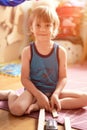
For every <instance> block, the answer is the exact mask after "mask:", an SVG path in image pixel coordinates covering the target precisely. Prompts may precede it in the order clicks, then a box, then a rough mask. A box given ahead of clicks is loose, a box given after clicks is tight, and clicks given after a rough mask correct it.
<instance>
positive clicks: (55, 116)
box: [52, 109, 58, 118]
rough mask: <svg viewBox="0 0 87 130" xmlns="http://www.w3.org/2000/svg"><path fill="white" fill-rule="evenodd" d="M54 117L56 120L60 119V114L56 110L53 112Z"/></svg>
mask: <svg viewBox="0 0 87 130" xmlns="http://www.w3.org/2000/svg"><path fill="white" fill-rule="evenodd" d="M52 115H53V117H54V118H57V117H58V112H57V111H56V109H53V110H52Z"/></svg>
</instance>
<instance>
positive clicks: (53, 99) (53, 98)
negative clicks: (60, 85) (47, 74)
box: [50, 93, 61, 111]
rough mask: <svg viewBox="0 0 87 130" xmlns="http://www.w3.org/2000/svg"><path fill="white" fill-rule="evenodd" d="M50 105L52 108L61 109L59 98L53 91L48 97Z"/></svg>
mask: <svg viewBox="0 0 87 130" xmlns="http://www.w3.org/2000/svg"><path fill="white" fill-rule="evenodd" d="M50 105H51V108H52V110H53V109H56V110H57V111H60V110H61V103H60V99H59V97H58V95H57V94H55V93H53V94H52V96H51V99H50Z"/></svg>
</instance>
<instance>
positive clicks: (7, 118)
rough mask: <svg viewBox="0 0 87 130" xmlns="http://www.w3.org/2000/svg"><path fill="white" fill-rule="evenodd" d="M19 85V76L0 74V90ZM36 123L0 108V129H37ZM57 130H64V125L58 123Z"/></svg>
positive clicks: (14, 87)
mask: <svg viewBox="0 0 87 130" xmlns="http://www.w3.org/2000/svg"><path fill="white" fill-rule="evenodd" d="M20 87H22V84H21V82H20V78H19V77H10V76H4V75H0V90H5V89H13V90H16V89H18V88H20ZM37 124H38V120H37V119H34V118H29V117H27V116H22V117H15V116H13V115H11V114H10V113H9V112H8V111H5V110H0V130H37ZM58 130H64V127H63V126H61V125H58ZM72 130H75V129H72Z"/></svg>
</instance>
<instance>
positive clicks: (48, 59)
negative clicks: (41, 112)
mask: <svg viewBox="0 0 87 130" xmlns="http://www.w3.org/2000/svg"><path fill="white" fill-rule="evenodd" d="M30 47H31V62H30V80H31V81H32V82H33V84H34V85H35V86H36V87H37V89H39V90H40V91H41V92H43V93H53V91H54V90H55V88H56V85H57V83H58V76H59V74H58V72H59V69H58V68H59V60H58V50H59V46H58V44H56V43H54V44H53V49H52V50H51V52H50V53H49V54H48V55H41V54H40V53H39V52H38V51H37V48H36V46H35V44H34V43H30Z"/></svg>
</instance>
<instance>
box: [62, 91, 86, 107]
mask: <svg viewBox="0 0 87 130" xmlns="http://www.w3.org/2000/svg"><path fill="white" fill-rule="evenodd" d="M60 102H61V107H62V109H78V108H82V107H84V106H87V93H83V92H78V91H77V92H74V91H72V92H71V90H70V91H63V92H61V94H60Z"/></svg>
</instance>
